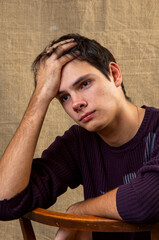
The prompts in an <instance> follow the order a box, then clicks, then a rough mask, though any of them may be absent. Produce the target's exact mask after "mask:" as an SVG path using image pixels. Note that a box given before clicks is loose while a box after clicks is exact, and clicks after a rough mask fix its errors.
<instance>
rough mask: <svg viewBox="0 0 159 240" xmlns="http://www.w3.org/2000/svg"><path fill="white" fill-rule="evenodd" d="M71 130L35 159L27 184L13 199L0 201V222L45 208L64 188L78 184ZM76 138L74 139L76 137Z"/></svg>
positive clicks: (77, 166)
mask: <svg viewBox="0 0 159 240" xmlns="http://www.w3.org/2000/svg"><path fill="white" fill-rule="evenodd" d="M75 137H76V136H75V134H74V132H73V131H72V130H71V129H70V130H68V131H67V132H66V133H65V134H64V136H63V137H57V138H56V140H55V142H54V143H53V144H51V145H50V147H49V148H48V149H47V150H45V151H44V152H43V154H42V157H41V158H39V159H34V161H33V165H32V172H31V177H30V182H29V185H28V186H27V188H26V189H24V190H23V191H22V192H21V193H19V194H18V195H16V196H14V197H13V198H12V199H9V200H6V199H4V200H3V201H0V220H12V219H16V218H19V217H21V216H22V215H24V214H25V213H27V212H29V211H31V210H33V209H35V208H37V207H42V208H48V207H50V206H51V205H52V204H54V203H55V202H56V199H57V197H58V196H59V195H61V194H62V193H64V192H65V191H66V190H67V187H70V188H75V187H77V186H78V185H79V184H81V174H80V168H79V165H78V154H77V152H78V151H77V141H75ZM76 138H77V137H76Z"/></svg>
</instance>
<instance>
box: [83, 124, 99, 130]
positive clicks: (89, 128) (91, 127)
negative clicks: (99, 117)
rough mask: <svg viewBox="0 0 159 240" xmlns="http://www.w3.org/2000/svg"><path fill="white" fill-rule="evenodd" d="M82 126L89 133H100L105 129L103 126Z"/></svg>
mask: <svg viewBox="0 0 159 240" xmlns="http://www.w3.org/2000/svg"><path fill="white" fill-rule="evenodd" d="M80 126H81V127H83V128H84V129H86V130H87V131H89V132H100V131H102V129H103V126H101V125H97V124H86V125H85V126H84V125H83V124H82V125H80Z"/></svg>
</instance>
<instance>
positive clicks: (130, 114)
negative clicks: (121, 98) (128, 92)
mask: <svg viewBox="0 0 159 240" xmlns="http://www.w3.org/2000/svg"><path fill="white" fill-rule="evenodd" d="M144 114H145V109H142V108H140V107H137V106H135V105H133V104H131V103H130V102H128V101H126V102H125V104H124V106H122V108H121V109H120V110H119V111H118V113H117V114H116V116H115V118H114V119H113V121H112V122H111V123H110V124H109V126H107V127H106V128H105V129H103V130H102V131H100V132H98V134H99V135H100V137H101V138H102V139H103V140H104V141H105V142H106V143H107V144H109V145H110V146H114V147H119V146H121V145H123V144H125V143H127V142H128V141H130V140H131V139H132V138H133V137H134V136H135V135H136V133H137V132H138V129H139V127H140V125H141V123H142V121H143V118H144Z"/></svg>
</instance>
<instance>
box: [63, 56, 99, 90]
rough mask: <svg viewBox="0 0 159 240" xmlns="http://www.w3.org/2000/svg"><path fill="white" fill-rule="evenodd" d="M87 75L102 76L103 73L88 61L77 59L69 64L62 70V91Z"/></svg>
mask: <svg viewBox="0 0 159 240" xmlns="http://www.w3.org/2000/svg"><path fill="white" fill-rule="evenodd" d="M86 74H95V75H100V74H101V72H100V71H99V70H98V69H96V68H95V67H94V66H92V65H91V64H89V63H88V62H86V61H80V60H77V59H75V60H73V61H71V62H69V63H67V64H66V65H65V66H64V67H63V69H62V74H61V84H60V90H62V89H65V88H66V87H68V86H70V85H72V84H73V83H74V82H75V81H76V80H77V79H78V78H80V77H81V76H83V75H86Z"/></svg>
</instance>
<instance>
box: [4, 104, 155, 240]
mask: <svg viewBox="0 0 159 240" xmlns="http://www.w3.org/2000/svg"><path fill="white" fill-rule="evenodd" d="M145 108H146V112H145V117H144V119H143V122H142V124H141V126H140V128H139V130H138V132H137V134H136V135H135V137H134V138H133V139H131V140H130V141H129V142H127V143H126V144H124V145H122V146H120V147H111V146H109V145H107V144H106V143H105V142H104V141H103V140H102V139H101V138H100V137H99V136H98V135H97V134H96V133H91V132H88V131H86V130H85V129H83V128H81V127H79V126H76V125H75V126H72V127H71V128H70V129H69V130H68V131H66V132H65V134H64V135H63V136H62V137H57V138H56V140H55V141H54V142H53V143H52V144H51V145H50V147H49V148H48V149H47V150H45V151H44V152H43V154H42V157H41V158H39V159H34V161H33V166H32V173H31V179H30V183H29V185H28V187H27V188H26V189H25V190H24V191H22V192H21V193H20V194H18V195H17V196H15V197H14V198H12V199H10V200H4V201H0V219H1V220H11V219H15V218H19V217H20V216H22V215H23V214H25V213H26V212H28V211H31V210H32V209H34V208H36V207H43V208H48V207H50V206H51V205H52V204H54V203H55V202H56V199H57V197H58V196H59V195H61V194H62V193H64V192H65V191H66V190H67V187H70V188H76V187H77V186H79V185H80V184H82V185H83V188H84V197H85V199H88V198H92V197H97V196H99V195H101V194H103V193H106V192H107V191H109V190H111V189H114V188H116V187H117V186H119V189H118V192H117V208H118V211H119V214H120V215H121V217H122V218H123V220H124V221H126V222H129V223H143V222H156V221H159V110H158V109H155V108H150V107H145ZM94 239H98V240H101V239H109V240H113V239H122V240H123V239H126V240H128V239H134V240H137V239H144V240H145V239H146V240H147V239H149V233H136V234H135V233H94Z"/></svg>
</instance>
